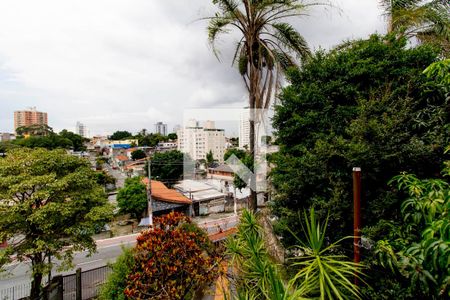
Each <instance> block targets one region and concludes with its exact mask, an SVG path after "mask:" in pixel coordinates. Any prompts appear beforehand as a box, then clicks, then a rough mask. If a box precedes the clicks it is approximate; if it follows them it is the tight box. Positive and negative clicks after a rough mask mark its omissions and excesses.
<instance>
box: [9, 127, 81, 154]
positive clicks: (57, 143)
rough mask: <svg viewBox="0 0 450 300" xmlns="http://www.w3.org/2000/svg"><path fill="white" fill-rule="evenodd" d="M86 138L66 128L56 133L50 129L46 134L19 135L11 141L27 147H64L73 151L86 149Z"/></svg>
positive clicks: (50, 148) (13, 143)
mask: <svg viewBox="0 0 450 300" xmlns="http://www.w3.org/2000/svg"><path fill="white" fill-rule="evenodd" d="M33 132H34V131H33ZM85 140H86V139H84V138H83V137H82V136H80V135H78V134H75V133H73V132H70V131H67V130H66V129H64V130H62V131H61V132H60V133H59V134H56V133H54V132H53V131H51V129H50V130H49V131H48V132H46V133H45V134H40V133H36V135H30V136H27V137H21V136H19V137H18V138H17V139H16V140H12V141H10V142H9V143H10V144H12V145H14V146H20V147H27V148H46V149H49V150H52V149H57V148H63V149H72V150H73V151H85V150H86V147H85V146H84V142H85Z"/></svg>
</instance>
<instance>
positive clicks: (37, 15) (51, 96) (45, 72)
mask: <svg viewBox="0 0 450 300" xmlns="http://www.w3.org/2000/svg"><path fill="white" fill-rule="evenodd" d="M377 3H378V1H377V0H346V1H343V0H341V3H338V5H339V6H340V7H341V10H342V13H340V14H338V13H336V12H335V11H333V9H330V10H329V12H328V13H326V14H324V13H323V10H320V9H314V10H313V11H311V15H310V17H308V18H305V19H302V20H301V21H296V20H294V23H295V25H296V28H297V29H298V30H299V31H300V32H302V33H303V34H304V35H305V37H306V39H307V40H308V42H309V44H310V45H311V46H312V47H314V48H317V47H318V46H319V45H320V46H322V47H323V48H328V47H330V46H333V45H336V44H337V43H339V41H341V40H343V39H346V38H356V37H365V36H367V35H368V34H370V33H372V32H375V31H380V30H383V26H384V25H383V24H384V23H383V22H384V21H383V20H382V19H381V17H380V15H381V13H380V10H379V7H378V4H377ZM213 12H214V8H213V6H212V4H211V1H209V0H189V1H180V0H151V1H148V0H133V1H123V0H95V1H92V0H91V1H87V0H84V1H80V0H78V1H75V0H65V1H60V0H40V1H33V0H29V1H25V0H15V1H2V2H0V132H1V131H12V125H13V124H12V114H13V111H14V110H18V109H23V108H25V107H27V106H37V108H38V109H40V110H43V111H47V112H48V114H49V125H50V126H52V127H54V128H55V129H56V130H60V129H63V128H69V129H71V128H73V127H74V126H75V123H76V121H81V122H84V123H86V125H87V126H88V127H89V128H90V131H91V133H111V132H113V131H115V130H117V129H123V130H131V131H138V130H140V129H142V128H148V129H150V130H152V129H153V124H154V123H156V122H157V121H163V122H169V125H170V126H169V127H171V126H173V125H174V124H177V123H182V122H181V118H182V112H183V109H186V108H194V107H204V108H208V107H218V106H220V107H226V106H228V105H229V106H232V107H236V106H244V105H245V99H246V96H245V95H246V92H245V89H244V86H243V84H242V82H241V78H240V76H239V75H238V73H237V71H236V70H235V69H234V68H232V67H231V66H230V60H231V56H232V46H233V44H232V42H234V40H235V37H233V36H230V37H228V38H225V39H224V41H223V42H222V43H221V44H220V46H221V47H220V48H221V49H222V56H221V57H222V62H219V61H218V60H217V59H216V57H214V55H213V54H212V51H211V49H210V47H209V46H208V44H207V36H206V29H205V27H206V22H205V21H197V22H194V21H195V20H198V19H199V18H201V17H204V16H208V15H212V13H213Z"/></svg>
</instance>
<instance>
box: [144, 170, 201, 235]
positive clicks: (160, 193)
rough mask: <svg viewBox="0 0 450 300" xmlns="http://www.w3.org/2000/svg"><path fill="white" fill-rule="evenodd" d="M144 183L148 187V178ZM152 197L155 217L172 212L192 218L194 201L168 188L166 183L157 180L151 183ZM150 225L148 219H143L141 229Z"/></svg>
mask: <svg viewBox="0 0 450 300" xmlns="http://www.w3.org/2000/svg"><path fill="white" fill-rule="evenodd" d="M142 183H143V184H145V185H146V186H147V187H148V183H149V181H148V178H143V179H142ZM150 190H151V195H152V214H153V216H160V215H164V214H168V213H170V212H172V211H177V212H181V213H183V214H185V215H187V216H191V211H192V209H191V206H192V200H190V199H189V198H188V197H186V196H185V195H183V194H182V193H180V192H178V191H176V190H174V189H170V188H168V187H167V186H166V185H165V184H164V183H162V182H161V181H157V180H152V181H151V186H150ZM148 224H149V219H148V214H147V217H145V218H142V219H141V222H140V223H139V225H138V226H139V227H147V226H148Z"/></svg>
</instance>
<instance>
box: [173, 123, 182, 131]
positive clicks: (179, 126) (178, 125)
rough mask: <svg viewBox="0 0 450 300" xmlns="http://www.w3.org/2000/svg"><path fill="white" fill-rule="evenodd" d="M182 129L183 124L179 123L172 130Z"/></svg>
mask: <svg viewBox="0 0 450 300" xmlns="http://www.w3.org/2000/svg"><path fill="white" fill-rule="evenodd" d="M180 129H181V125H180V124H177V125H175V126H173V129H172V132H175V133H177V132H178V130H180Z"/></svg>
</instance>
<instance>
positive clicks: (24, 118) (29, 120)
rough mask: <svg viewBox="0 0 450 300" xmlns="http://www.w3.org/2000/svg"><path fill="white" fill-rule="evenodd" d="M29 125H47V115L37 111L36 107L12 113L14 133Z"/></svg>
mask: <svg viewBox="0 0 450 300" xmlns="http://www.w3.org/2000/svg"><path fill="white" fill-rule="evenodd" d="M31 125H48V119H47V113H46V112H40V111H37V110H36V107H30V108H28V109H26V110H18V111H15V112H14V131H16V130H17V128H19V127H22V126H31Z"/></svg>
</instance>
